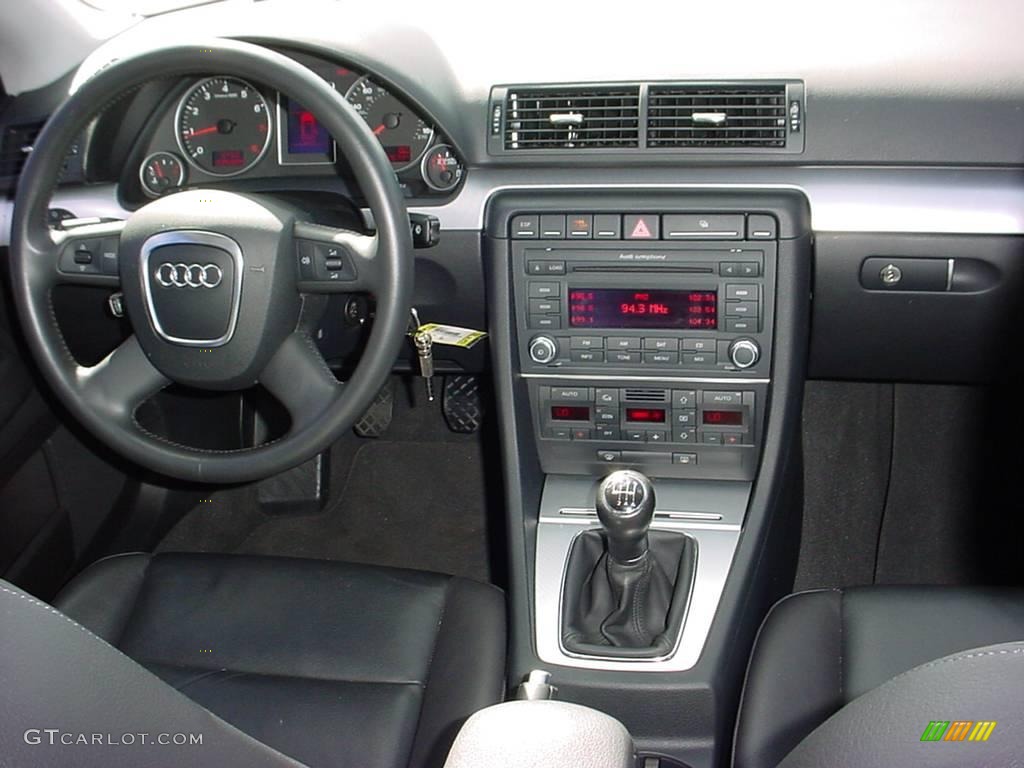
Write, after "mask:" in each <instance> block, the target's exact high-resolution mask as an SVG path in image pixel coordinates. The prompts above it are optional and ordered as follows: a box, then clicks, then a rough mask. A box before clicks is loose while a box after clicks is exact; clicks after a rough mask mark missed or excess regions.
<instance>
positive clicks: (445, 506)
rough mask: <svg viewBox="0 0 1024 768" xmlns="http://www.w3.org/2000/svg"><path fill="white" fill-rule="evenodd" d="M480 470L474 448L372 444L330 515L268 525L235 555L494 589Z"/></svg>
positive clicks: (361, 455)
mask: <svg viewBox="0 0 1024 768" xmlns="http://www.w3.org/2000/svg"><path fill="white" fill-rule="evenodd" d="M482 470H483V468H482V465H481V462H480V459H479V450H478V448H477V447H476V445H475V444H474V443H468V442H463V443H406V442H372V443H366V444H364V445H362V446H360V447H359V449H358V450H357V452H356V455H355V459H354V461H353V462H352V464H351V468H350V469H349V474H348V477H347V479H346V481H345V483H344V485H343V487H342V490H341V492H340V494H339V496H338V501H337V502H336V503H335V504H334V505H333V506H332V507H330V508H329V509H328V510H327V511H326V512H324V513H322V514H320V515H310V516H302V517H284V516H282V517H275V518H269V519H267V520H266V521H265V522H263V523H262V524H261V525H259V526H258V527H257V528H256V529H255V530H254V531H252V533H250V534H249V536H248V537H247V538H246V539H245V540H244V541H242V542H241V543H240V544H239V545H238V546H237V547H236V548H235V551H236V552H247V553H251V554H274V555H292V556H296V557H313V558H323V559H329V560H346V561H349V562H358V563H374V564H378V565H392V566H398V567H403V568H416V569H420V570H427V571H438V572H440V573H451V574H455V575H459V576H467V577H469V578H474V579H478V580H481V581H489V580H490V577H491V574H490V571H489V568H488V552H487V544H486V542H487V535H486V530H485V517H484V515H482V514H481V510H480V506H481V504H482V500H483V498H484V494H485V490H486V488H485V483H484V475H483V471H482Z"/></svg>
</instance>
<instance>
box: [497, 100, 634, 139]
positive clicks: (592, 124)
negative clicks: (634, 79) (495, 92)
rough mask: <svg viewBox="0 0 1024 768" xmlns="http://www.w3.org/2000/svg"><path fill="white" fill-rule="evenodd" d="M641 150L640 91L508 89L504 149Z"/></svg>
mask: <svg viewBox="0 0 1024 768" xmlns="http://www.w3.org/2000/svg"><path fill="white" fill-rule="evenodd" d="M639 145H640V87H639V86H636V85H633V86H613V87H597V86H593V87H585V88H561V87H556V88H530V89H511V88H510V89H509V90H508V92H507V94H506V95H505V142H504V146H505V149H506V150H524V149H621V148H636V147H639Z"/></svg>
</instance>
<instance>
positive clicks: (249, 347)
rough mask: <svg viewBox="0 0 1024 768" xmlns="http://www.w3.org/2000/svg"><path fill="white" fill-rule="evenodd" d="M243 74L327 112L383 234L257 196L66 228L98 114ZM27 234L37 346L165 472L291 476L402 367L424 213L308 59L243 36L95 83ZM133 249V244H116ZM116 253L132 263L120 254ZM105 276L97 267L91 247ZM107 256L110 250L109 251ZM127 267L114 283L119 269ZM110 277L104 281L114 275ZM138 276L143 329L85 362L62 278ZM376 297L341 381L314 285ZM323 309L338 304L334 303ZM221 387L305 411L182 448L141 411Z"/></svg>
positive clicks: (51, 152)
mask: <svg viewBox="0 0 1024 768" xmlns="http://www.w3.org/2000/svg"><path fill="white" fill-rule="evenodd" d="M205 74H226V75H234V76H238V77H241V78H246V79H249V80H251V81H257V82H260V83H262V84H264V85H266V86H268V87H270V88H273V89H276V90H278V91H281V92H283V93H287V94H288V95H289V96H291V97H292V98H294V99H295V100H296V101H297V102H299V103H301V104H302V105H303V106H304V107H305V108H307V109H309V110H311V111H312V112H313V113H314V114H316V115H317V116H318V118H319V119H320V120H321V122H322V123H323V124H324V126H325V127H326V128H327V130H328V131H329V132H330V133H331V135H332V136H333V137H334V138H335V140H336V141H337V143H338V147H339V148H340V151H341V152H342V154H343V155H344V156H345V158H346V160H347V161H348V163H349V164H350V166H351V168H352V170H353V172H354V174H355V177H356V181H357V182H358V184H359V187H360V189H361V190H362V193H363V195H364V196H365V198H366V201H367V203H368V205H369V207H370V210H371V212H372V213H373V217H374V220H375V222H376V226H377V233H376V235H375V236H373V237H369V236H366V235H362V234H358V233H354V232H349V231H345V230H339V229H333V228H330V227H325V226H321V225H318V224H314V223H311V222H308V221H305V220H303V218H302V214H301V213H300V212H298V211H296V210H294V209H291V208H289V207H287V206H285V205H284V204H281V203H278V202H274V201H272V200H270V199H266V198H261V197H259V196H257V195H247V194H237V193H233V192H228V191H221V190H189V191H183V192H179V193H176V194H173V195H170V196H167V197H164V198H160V199H157V200H155V201H153V202H151V203H149V204H148V205H146V206H144V207H142V208H140V209H139V210H137V211H135V212H134V213H133V214H131V215H130V216H129V217H128V219H127V220H126V221H123V222H110V223H101V224H90V225H85V226H81V227H74V228H71V229H69V230H67V231H57V230H52V229H51V228H50V227H49V224H48V219H47V209H48V205H49V200H50V197H51V196H52V193H53V190H54V188H55V187H56V184H57V181H58V178H59V175H60V172H61V166H62V163H63V160H64V157H65V154H66V152H67V151H68V148H69V147H70V146H71V143H72V142H73V141H74V140H75V138H76V137H77V136H78V135H79V134H80V133H81V131H82V130H83V129H84V128H85V127H86V125H87V123H88V121H89V120H90V119H91V117H92V116H93V115H94V114H96V113H97V111H98V110H97V107H99V106H106V105H109V104H110V103H112V102H113V101H115V100H116V99H118V98H120V97H122V96H123V95H124V94H125V93H126V92H127V91H129V90H130V89H132V88H134V87H136V86H139V85H141V84H143V83H145V82H147V81H149V80H152V79H154V78H157V77H168V76H187V75H205ZM14 208H15V209H14V219H13V225H12V231H11V249H10V262H11V272H12V278H13V279H12V283H13V290H14V297H15V301H16V304H17V308H18V312H19V315H20V317H21V322H22V326H23V328H24V332H25V335H26V336H27V340H28V345H29V347H30V348H31V350H32V353H33V354H34V356H35V358H36V361H37V363H38V364H39V367H40V369H41V370H42V372H43V374H44V376H45V378H46V380H47V381H48V382H49V384H50V385H51V386H52V387H53V389H54V390H55V391H56V394H57V396H58V397H59V398H60V400H61V401H62V402H63V403H64V404H66V406H67V407H68V408H69V409H70V410H71V412H72V413H73V414H74V415H75V416H76V417H77V418H78V419H80V420H81V421H82V422H83V423H84V424H85V425H86V426H87V427H88V428H89V429H90V430H91V431H92V432H94V433H95V434H96V436H97V437H99V438H100V440H102V441H103V442H105V443H107V444H108V445H109V446H111V447H112V448H114V449H115V450H116V451H118V452H120V453H121V454H123V455H124V456H126V457H127V458H129V459H130V460H132V461H134V462H136V463H138V464H140V465H142V466H145V467H148V468H150V469H152V470H155V471H157V472H160V473H163V474H165V475H169V476H172V477H177V478H180V479H184V480H192V481H201V482H218V483H224V482H242V481H247V480H254V479H258V478H262V477H268V476H270V475H273V474H276V473H278V472H281V471H283V470H285V469H288V468H290V467H293V466H296V465H298V464H301V463H302V462H303V461H305V460H307V459H309V458H310V457H312V456H314V455H316V454H317V453H319V452H320V451H322V450H324V449H325V448H326V447H327V446H328V445H330V444H331V443H332V442H333V441H334V440H336V439H337V438H338V437H339V436H340V435H341V434H342V432H344V431H345V430H346V429H348V428H349V427H351V426H352V424H353V423H355V421H356V420H357V419H358V417H359V415H360V414H361V413H362V412H363V411H364V410H365V409H366V407H367V406H368V405H369V404H370V402H371V401H372V400H373V398H374V396H375V395H376V393H377V392H378V391H379V389H380V387H381V386H382V385H383V383H384V381H385V380H386V378H387V376H388V375H389V373H390V371H391V367H392V365H393V363H394V361H395V358H396V357H397V356H398V353H399V348H400V345H401V343H402V340H403V338H404V336H405V332H406V327H407V322H408V315H409V305H410V302H411V291H412V271H413V270H412V238H411V234H410V229H409V220H408V214H407V213H406V210H405V204H404V202H403V200H402V194H401V191H400V189H399V187H398V183H397V180H396V178H395V175H394V172H393V171H392V169H391V165H390V163H389V162H388V159H387V157H386V156H385V154H384V151H383V148H382V147H381V146H380V143H379V142H378V140H377V138H376V137H375V136H374V135H373V134H372V133H371V131H370V129H369V127H368V126H367V125H366V123H365V122H364V120H363V118H362V117H360V116H359V114H358V113H357V112H356V111H355V110H354V109H353V108H352V107H351V106H350V105H349V104H348V102H346V101H345V99H344V98H343V97H342V96H341V95H340V94H339V93H338V92H337V91H335V90H334V89H333V88H332V87H331V86H330V85H329V84H328V83H326V82H325V81H324V80H322V79H321V78H320V77H318V76H317V75H315V74H313V73H312V72H311V71H310V70H308V69H306V68H305V67H303V66H302V65H301V64H298V63H297V62H295V61H293V60H291V59H289V58H287V57H285V56H283V55H281V54H279V53H276V52H273V51H270V50H268V49H265V48H262V47H259V46H256V45H252V44H248V43H242V42H236V41H230V40H220V39H218V40H214V41H211V42H210V43H208V44H204V45H182V46H174V47H168V48H163V49H157V50H153V51H150V52H147V53H144V54H140V55H138V56H134V57H131V58H125V59H122V60H119V61H117V62H115V63H113V64H111V65H109V66H108V67H107V68H105V69H103V70H101V71H100V72H99V73H97V74H96V75H95V76H93V77H92V79H90V80H88V81H86V82H85V83H84V84H83V85H82V86H81V87H80V88H79V89H78V90H77V91H76V92H75V93H74V94H73V95H72V96H71V97H70V98H69V99H68V100H67V101H66V102H64V104H63V105H62V106H61V107H60V108H59V109H58V110H57V111H56V112H55V113H54V114H53V116H52V117H51V118H50V120H49V121H48V122H47V124H46V127H45V128H44V129H43V132H42V133H41V135H40V136H39V139H38V140H37V141H36V143H35V150H34V151H33V152H32V154H31V156H30V157H29V160H28V162H27V163H26V165H25V168H24V170H23V172H22V175H21V179H20V181H19V183H18V190H17V197H16V200H15V207H14ZM115 243H116V248H115ZM323 248H328V249H333V250H332V251H331V253H332V255H340V256H341V257H342V259H343V261H344V263H345V264H346V266H345V269H344V270H343V271H342V273H341V276H342V277H343V278H346V279H345V280H343V281H331V282H329V283H318V282H317V281H316V280H315V279H314V280H309V279H307V277H305V276H304V275H303V274H302V273H300V270H299V263H300V258H302V257H301V254H310V253H321V254H323V253H326V251H322V250H320V251H318V250H317V249H323ZM115 250H116V253H117V269H116V270H115V269H109V270H108V269H107V268H106V262H107V261H108V258H109V256H111V255H112V254H113V252H114V251H115ZM82 251H88V252H89V253H91V254H93V257H94V258H96V259H97V260H99V259H102V261H103V268H102V269H94V270H88V271H84V272H83V271H81V270H80V268H79V265H77V264H76V262H75V259H74V256H75V253H76V252H82ZM95 251H102V253H94V252H95ZM107 271H109V272H113V273H114V274H110V275H107V274H102V273H103V272H107ZM97 272H100V273H101V274H97ZM65 283H73V284H87V285H90V284H91V285H97V284H99V285H108V286H111V287H115V286H116V285H117V284H118V283H119V284H120V290H121V291H122V293H123V296H124V299H123V301H124V308H125V311H126V315H127V317H128V319H129V321H130V322H131V326H132V330H133V335H131V336H130V337H129V338H128V339H127V340H125V341H124V342H123V343H122V344H121V345H120V346H118V347H117V348H116V349H115V350H114V351H113V352H111V353H110V354H109V355H108V356H107V357H106V358H105V359H104V360H102V361H101V362H100V363H98V364H96V365H94V366H92V367H83V366H81V365H79V364H78V362H77V361H76V360H75V359H74V358H73V356H72V354H71V352H70V350H69V349H68V346H67V345H66V343H65V342H64V338H63V336H62V335H61V332H60V329H59V328H58V327H57V321H56V315H55V313H54V311H53V303H52V300H51V292H52V291H53V289H54V287H55V286H57V285H59V284H65ZM342 291H344V292H359V291H367V292H370V293H372V294H373V295H374V296H375V297H376V316H375V320H374V323H373V329H372V331H371V333H370V336H369V339H368V342H367V346H366V351H365V353H364V354H363V356H362V357H361V359H360V360H359V363H358V365H357V367H356V369H355V371H354V373H353V374H352V376H351V378H350V379H349V380H348V381H347V382H346V383H345V384H341V383H339V382H338V380H337V379H336V378H335V377H334V375H333V374H332V373H331V371H330V369H329V368H328V366H327V364H326V362H325V361H324V359H323V357H322V356H321V355H320V352H319V351H318V350H317V348H316V345H315V344H314V343H313V340H312V339H311V337H310V336H309V335H308V333H307V332H306V331H305V330H304V327H306V326H308V325H309V323H308V320H306V319H305V318H304V314H307V313H308V310H307V312H306V313H304V311H303V309H304V305H307V304H312V303H315V302H312V301H309V294H311V293H336V292H342ZM321 302H322V299H321ZM172 382H173V383H176V384H180V385H185V386H188V387H194V388H198V389H205V390H239V389H244V388H247V387H251V386H253V385H255V384H257V383H259V384H262V385H263V386H264V387H265V388H266V389H267V390H269V391H270V393H271V394H273V395H274V396H275V397H276V398H277V399H278V400H279V401H280V402H281V403H282V404H283V405H284V406H285V408H286V409H287V411H288V413H289V415H290V417H291V424H290V427H289V429H288V431H287V433H286V434H285V435H284V436H283V437H280V438H279V439H277V440H274V441H272V442H269V443H266V444H264V445H260V446H257V447H253V448H245V449H239V450H233V451H211V450H205V449H198V448H192V447H188V446H184V445H180V444H178V443H174V442H171V441H170V440H168V439H167V438H165V437H162V436H159V435H155V434H152V433H151V432H149V431H147V430H146V429H145V428H144V427H143V426H142V425H140V424H139V422H138V421H137V420H136V418H135V412H136V409H137V408H138V406H139V405H140V404H141V403H143V402H144V401H145V400H147V399H148V398H149V397H151V396H152V395H154V394H155V393H157V392H159V391H160V390H161V389H163V388H164V387H166V386H168V385H169V384H171V383H172Z"/></svg>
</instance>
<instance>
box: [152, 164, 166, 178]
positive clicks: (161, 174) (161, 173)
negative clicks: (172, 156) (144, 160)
mask: <svg viewBox="0 0 1024 768" xmlns="http://www.w3.org/2000/svg"><path fill="white" fill-rule="evenodd" d="M153 169H154V170H155V171H156V175H157V176H159V177H160V178H161V179H162V178H163V177H164V169H163V168H162V167H161V165H160V163H154V164H153Z"/></svg>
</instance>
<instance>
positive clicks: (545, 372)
mask: <svg viewBox="0 0 1024 768" xmlns="http://www.w3.org/2000/svg"><path fill="white" fill-rule="evenodd" d="M810 244H811V236H810V223H809V212H808V209H807V202H806V200H805V199H804V198H803V197H802V196H801V195H800V194H797V193H790V192H787V191H777V190H776V191H760V192H758V191H750V190H747V191H725V190H701V189H686V190H674V191H673V190H642V189H639V190H628V191H623V190H613V189H609V190H573V191H552V192H550V193H545V194H538V193H536V192H533V193H530V194H524V193H517V192H515V191H509V192H501V193H497V194H495V196H494V197H492V198H491V200H490V202H489V205H488V208H487V214H486V239H485V259H486V261H487V263H488V267H489V270H490V271H489V275H488V289H489V294H488V300H489V304H490V312H491V317H490V318H489V325H490V328H491V329H492V334H493V337H494V338H493V341H494V343H493V345H492V349H493V351H494V356H495V359H494V368H495V372H496V382H497V388H498V398H499V405H500V408H501V421H502V440H503V448H504V461H505V465H506V467H505V468H506V481H507V483H508V486H509V488H508V498H509V504H510V507H511V509H510V511H509V526H510V530H509V540H510V542H511V546H512V553H511V554H512V557H511V564H512V565H511V573H510V587H511V589H510V592H511V595H512V609H513V622H512V626H513V632H514V635H513V638H512V669H511V680H510V683H512V684H515V683H518V682H519V677H521V676H522V675H524V674H526V673H527V672H529V671H530V670H532V669H537V668H539V669H544V670H546V671H548V672H550V674H551V676H552V679H553V683H554V684H555V685H556V686H557V687H558V688H559V690H560V695H559V698H561V699H564V700H568V701H574V702H577V703H579V704H583V705H587V706H590V707H594V708H597V709H600V710H602V711H604V712H607V713H608V714H610V715H612V716H613V717H616V718H618V719H619V720H621V721H622V722H623V723H624V724H625V725H626V726H627V728H629V730H630V732H631V733H632V734H633V736H634V738H635V739H636V741H637V744H638V746H639V747H640V748H641V750H642V751H644V750H646V751H649V752H651V753H654V754H660V755H664V756H666V757H669V758H672V759H674V760H677V761H680V762H682V763H683V764H687V765H691V766H694V767H696V766H711V765H716V764H719V762H720V760H721V758H723V755H720V754H718V753H717V752H716V750H718V749H719V748H720V747H719V745H727V744H728V743H729V732H730V731H731V727H732V719H733V717H734V716H735V708H736V704H737V697H738V691H739V685H740V681H741V679H742V674H743V670H744V668H745V662H746V659H747V655H748V652H749V647H750V644H751V643H752V640H753V634H754V631H755V630H756V627H757V625H758V623H759V621H760V618H761V616H762V615H763V613H764V611H765V610H766V609H767V607H768V605H769V604H770V603H771V602H772V601H774V599H776V598H777V597H779V596H781V594H782V593H783V592H784V591H785V590H786V589H787V587H788V584H787V583H786V581H787V578H786V577H787V576H788V575H790V574H791V573H792V571H793V568H795V556H794V554H795V551H796V545H797V544H798V541H797V540H793V538H792V536H791V535H790V534H791V532H792V531H793V530H797V531H798V530H799V528H798V527H796V528H794V527H793V520H795V519H798V517H797V516H798V515H799V503H798V501H799V499H798V496H799V493H800V482H801V481H800V466H799V450H798V440H797V437H798V433H799V415H800V407H801V396H802V382H803V378H804V371H805V365H806V361H805V353H806V347H807V335H808V328H807V317H808V304H809V298H810V297H809V286H810ZM624 470H628V472H623V471H624ZM630 472H632V473H634V476H635V477H637V478H638V479H639V485H638V484H629V483H625V484H623V483H619V484H618V485H617V486H616V487H617V488H618V489H619V490H617V491H616V493H617V494H618V495H616V496H614V500H616V501H618V502H623V503H622V504H621V505H620V506H622V510H621V511H622V514H625V515H627V516H629V515H632V514H634V513H635V512H636V510H637V509H639V508H640V506H642V505H640V504H639V502H637V503H636V504H635V505H634V504H633V503H632V502H634V501H636V499H635V498H634V492H635V491H636V488H637V487H639V486H641V485H642V486H643V487H645V488H649V490H650V500H651V501H652V505H651V508H650V509H644V511H643V514H644V515H645V521H646V522H645V527H644V544H643V546H642V547H641V548H640V549H639V550H637V552H636V557H635V558H633V559H629V558H628V557H626V556H625V555H623V554H621V553H622V551H623V548H624V547H625V546H626V545H624V544H623V543H622V540H621V537H620V533H619V532H617V531H616V527H617V525H618V523H616V522H615V521H614V519H613V518H612V517H610V516H609V513H608V510H607V507H608V506H609V505H608V504H607V503H605V501H607V498H611V497H607V498H606V496H605V495H602V496H601V497H600V498H599V490H600V492H601V493H602V494H605V490H606V485H602V484H601V481H602V479H604V478H606V477H608V476H609V475H610V474H612V473H615V474H616V476H619V475H622V476H625V475H629V473H630ZM609 479H611V478H609ZM620 486H621V487H620ZM623 494H625V495H623ZM642 495H643V494H641V496H642ZM624 499H625V501H623V500H624ZM654 499H656V502H654ZM612 506H615V505H614V504H612ZM599 511H600V514H599ZM648 530H649V533H648ZM616 548H618V552H619V554H616ZM626 550H627V551H628V547H626ZM769 575H770V578H769ZM638 617H639V620H637V619H638ZM631 620H632V623H630V621H631Z"/></svg>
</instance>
